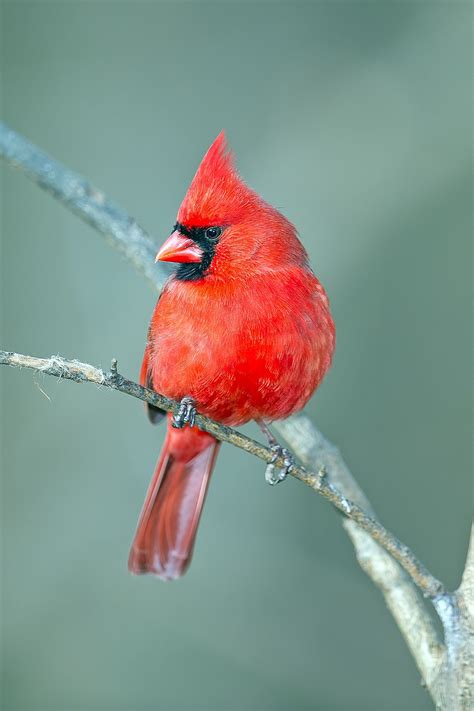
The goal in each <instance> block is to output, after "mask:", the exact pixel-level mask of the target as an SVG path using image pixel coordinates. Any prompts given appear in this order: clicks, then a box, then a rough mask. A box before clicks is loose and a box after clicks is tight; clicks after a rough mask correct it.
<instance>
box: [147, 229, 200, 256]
mask: <svg viewBox="0 0 474 711" xmlns="http://www.w3.org/2000/svg"><path fill="white" fill-rule="evenodd" d="M203 256H204V255H203V252H202V250H201V249H200V248H199V247H198V245H197V244H196V242H194V241H193V240H192V239H189V237H183V235H182V234H181V233H180V232H178V230H175V231H174V232H173V233H172V234H171V235H170V236H169V237H168V239H167V240H166V242H165V243H164V245H163V246H162V247H161V249H160V250H159V252H158V254H157V255H156V257H155V262H201V261H202V258H203Z"/></svg>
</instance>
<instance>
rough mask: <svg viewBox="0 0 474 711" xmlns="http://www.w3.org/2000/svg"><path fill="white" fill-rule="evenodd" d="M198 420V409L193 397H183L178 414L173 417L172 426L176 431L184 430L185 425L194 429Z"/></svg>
mask: <svg viewBox="0 0 474 711" xmlns="http://www.w3.org/2000/svg"><path fill="white" fill-rule="evenodd" d="M195 420H196V407H195V405H194V400H193V399H192V397H183V399H182V400H181V402H180V403H179V407H178V412H177V413H176V414H174V415H173V418H172V420H171V424H172V426H173V427H175V428H176V429H179V430H180V429H182V428H183V427H184V426H185V425H189V426H190V427H194V422H195Z"/></svg>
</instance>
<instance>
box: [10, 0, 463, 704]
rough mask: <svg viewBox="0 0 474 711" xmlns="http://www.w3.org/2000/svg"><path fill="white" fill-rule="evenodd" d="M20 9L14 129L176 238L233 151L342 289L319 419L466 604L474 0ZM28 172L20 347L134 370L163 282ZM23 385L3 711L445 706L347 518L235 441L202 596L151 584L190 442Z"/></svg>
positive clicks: (17, 231) (85, 392) (209, 513)
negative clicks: (151, 507) (143, 566)
mask: <svg viewBox="0 0 474 711" xmlns="http://www.w3.org/2000/svg"><path fill="white" fill-rule="evenodd" d="M1 9H2V70H3V117H4V119H5V120H6V121H8V122H9V123H10V124H11V125H12V127H13V128H15V129H16V130H17V131H20V132H22V133H24V134H25V135H26V136H27V137H29V138H30V139H31V140H32V141H34V142H35V143H37V144H38V145H39V146H41V147H42V148H43V149H45V150H46V151H48V152H49V153H51V154H52V155H53V156H55V157H56V158H58V159H59V160H61V161H63V162H64V163H65V164H66V165H68V166H70V167H71V168H73V169H75V170H77V171H79V172H81V173H83V174H84V175H86V176H88V177H89V178H90V179H91V180H92V181H93V182H94V183H95V184H96V185H97V186H98V187H100V188H101V189H103V190H104V191H105V192H106V193H107V194H108V195H109V196H110V197H112V198H113V199H115V200H116V201H118V202H120V203H121V204H122V205H123V206H125V207H126V208H127V209H129V210H130V212H131V214H133V216H134V217H135V218H136V219H137V220H138V221H139V222H140V223H141V224H142V225H143V226H144V227H145V228H146V229H147V230H149V232H150V233H151V234H152V235H153V237H154V239H156V242H157V244H158V243H160V242H161V241H163V239H164V238H165V237H166V236H167V235H168V234H169V232H170V228H171V226H172V224H173V223H174V219H175V215H176V211H177V208H178V206H179V203H180V201H181V199H182V197H183V195H184V193H185V190H186V187H187V185H188V183H189V181H190V179H191V178H192V176H193V174H194V171H195V169H196V166H197V164H198V162H199V160H200V158H201V156H202V155H203V153H204V151H205V150H206V148H207V147H208V145H209V144H210V142H211V141H212V140H213V138H214V137H215V136H216V134H217V133H218V131H219V130H220V129H221V128H224V129H225V130H226V131H227V134H228V138H229V141H230V143H231V145H232V147H233V149H234V150H235V153H236V156H237V163H238V166H239V169H240V172H241V174H242V175H243V176H244V178H245V179H246V180H247V182H248V183H249V184H250V185H251V186H252V187H254V188H255V189H256V190H258V191H259V192H260V193H261V194H262V195H263V196H264V197H265V198H266V199H267V200H268V201H270V202H272V203H273V204H275V205H276V206H278V207H279V208H280V209H281V210H282V211H283V212H284V213H285V214H286V215H287V216H288V217H289V218H290V219H291V220H292V221H294V222H295V223H296V225H297V227H298V229H299V231H300V235H301V238H302V240H303V242H304V244H305V245H306V247H307V249H308V250H309V252H310V256H311V261H312V264H313V267H314V269H315V271H316V273H317V274H318V276H319V277H320V278H321V280H322V282H323V283H324V284H325V286H326V287H327V289H328V292H329V295H330V297H331V301H332V307H333V312H334V315H335V320H336V324H337V328H338V347H337V355H336V358H335V362H334V367H333V369H332V371H331V373H330V375H329V377H328V378H327V380H326V381H325V383H324V385H323V386H322V387H321V389H320V391H319V392H318V394H317V396H316V397H315V398H314V400H313V401H312V403H311V404H310V406H309V408H308V410H309V412H310V414H311V415H312V416H313V417H314V419H315V421H316V422H317V423H318V425H319V426H320V428H321V429H322V431H323V432H324V433H325V434H326V435H327V436H329V437H330V438H331V439H332V440H333V441H335V442H336V443H337V444H338V445H339V446H340V447H341V448H342V450H343V452H344V455H345V457H346V459H347V461H348V462H349V464H350V466H351V467H352V469H353V471H354V473H355V474H356V476H357V478H358V479H359V481H360V483H361V484H362V486H363V487H364V489H365V490H366V492H367V494H368V496H369V498H370V499H371V501H372V502H373V504H374V506H375V508H376V510H377V511H378V513H379V515H380V516H381V518H382V520H383V521H384V522H385V524H386V525H387V526H388V527H390V528H391V529H393V530H394V531H395V532H396V533H397V534H398V535H399V536H400V537H401V538H402V539H403V540H404V541H405V542H407V543H408V544H409V545H410V546H412V548H413V549H414V551H415V552H416V553H417V554H418V555H419V556H420V557H421V559H422V560H423V561H424V562H425V563H426V564H427V565H428V566H429V567H430V569H431V570H432V571H433V572H434V573H435V574H436V575H437V576H439V577H441V578H442V579H443V580H444V581H445V582H446V583H447V585H449V586H451V587H454V586H456V585H457V583H458V581H459V576H460V572H461V570H462V565H463V561H464V556H465V553H466V546H467V535H468V525H469V514H470V508H471V497H470V493H471V484H470V481H471V480H470V477H471V459H470V456H471V450H470V433H471V371H470V363H471V351H470V336H471V271H470V270H471V259H470V249H471V246H470V243H471V228H472V224H471V163H470V161H471V118H472V117H471V104H470V97H471V83H470V81H471V63H470V62H471V60H470V49H471V4H470V3H462V2H445V3H435V2H367V3H365V2H348V3H345V2H313V3H298V2H291V3H290V2H288V3H271V2H261V3H258V2H255V3H244V2H221V3H208V2H193V3H186V2H176V3H161V2H154V3H144V2H123V3H118V2H102V3H100V2H72V1H71V2H67V1H66V0H65V1H64V2H24V1H21V2H20V1H19V2H8V1H7V2H3V4H2V6H1ZM2 172H3V191H2V192H3V208H4V209H3V221H2V250H3V260H2V269H3V271H2V312H3V333H2V338H1V344H2V348H6V349H11V350H17V351H20V352H24V353H31V354H35V355H41V356H48V355H50V354H56V353H59V354H61V355H64V356H66V357H76V358H79V359H81V360H85V361H89V362H91V363H94V364H97V365H102V366H104V367H108V365H109V363H110V359H111V357H112V356H116V357H117V358H118V360H119V367H120V370H121V372H122V373H124V374H125V375H127V376H130V377H135V376H136V375H137V372H138V369H139V365H140V362H141V356H142V351H143V346H144V341H145V334H146V329H147V325H148V320H149V317H150V314H151V311H152V308H153V306H154V302H155V297H156V295H155V294H154V293H153V291H152V289H151V288H150V286H149V284H148V283H146V282H145V281H144V279H143V278H141V277H140V276H138V275H137V274H136V273H135V272H134V271H133V269H132V268H131V267H130V265H129V264H128V263H126V262H125V261H124V260H123V259H122V258H121V257H120V256H119V255H118V254H117V253H116V252H114V251H113V250H111V249H110V248H109V247H108V246H107V244H106V243H105V242H104V241H103V240H102V238H101V237H100V236H99V235H98V234H97V233H95V232H94V231H92V230H91V229H90V228H89V227H87V226H86V225H84V224H83V223H82V222H80V221H79V220H78V219H77V218H76V217H74V216H73V215H71V214H70V213H69V212H67V211H66V210H65V209H64V208H63V207H61V206H60V205H59V204H57V203H56V202H55V201H54V200H53V199H52V198H51V197H50V196H48V195H46V194H44V193H42V192H41V191H40V190H39V189H38V188H37V187H36V186H35V185H33V184H32V183H30V182H29V181H28V180H27V179H25V178H24V177H23V176H22V175H20V174H17V173H15V172H14V171H13V170H12V169H11V168H10V167H8V166H2ZM0 375H1V378H2V384H3V395H2V412H1V415H2V437H3V450H2V476H3V503H2V506H3V508H2V517H1V522H2V531H3V563H2V586H3V602H2V604H3V607H2V625H3V627H2V647H3V649H2V670H3V683H2V689H3V708H4V709H6V710H7V709H8V710H11V711H13V710H20V709H22V710H25V711H33V710H34V711H39V710H40V709H41V710H43V711H53V710H58V711H66V710H67V711H69V710H72V709H75V710H78V711H93V710H95V709H111V710H113V709H123V710H126V711H145V709H147V710H149V709H157V710H162V709H176V710H177V709H186V710H194V709H201V710H212V711H214V710H221V709H222V710H224V709H226V710H227V709H228V710H230V709H232V710H235V711H237V710H245V711H247V710H257V709H261V710H264V711H267V710H270V709H282V710H283V709H287V710H288V711H300V710H303V709H305V710H308V709H321V710H328V711H329V710H333V709H334V710H335V709H339V710H344V711H345V710H350V711H356V710H358V709H361V710H362V709H363V710H366V709H367V710H370V709H372V710H374V711H385V710H387V711H388V710H389V709H390V710H402V709H403V710H406V711H421V710H422V709H429V708H431V703H430V700H429V698H428V695H427V693H426V692H425V691H424V690H423V689H422V688H421V686H420V683H419V675H418V673H417V671H416V669H415V666H414V663H413V662H412V659H411V658H410V656H409V653H408V651H407V649H406V648H405V645H404V642H403V640H402V639H401V636H400V634H399V632H398V630H397V628H396V626H395V624H394V622H393V621H392V620H391V618H390V617H389V615H388V613H387V611H386V610H385V607H384V604H383V601H382V598H381V595H380V593H379V592H378V591H377V590H376V589H374V587H373V586H372V584H371V583H370V582H369V581H368V580H367V579H366V577H365V576H364V574H363V573H362V571H361V570H360V569H359V568H358V566H357V564H356V562H355V560H354V556H353V552H352V549H351V545H350V543H349V541H348V539H347V538H346V536H345V534H344V532H343V530H342V528H341V525H340V519H339V517H338V515H337V514H336V513H335V512H334V511H333V510H332V509H331V508H330V507H329V505H328V504H327V503H325V502H324V501H323V500H320V499H319V498H318V497H316V496H314V495H312V494H311V493H309V491H308V490H307V489H305V487H303V486H302V485H301V484H299V483H297V482H295V481H289V482H288V483H287V484H286V485H285V486H282V487H278V488H277V489H274V490H272V489H270V488H269V487H267V486H265V484H264V480H263V474H264V471H263V467H262V465H261V464H260V463H259V462H258V461H257V460H256V459H254V458H251V457H249V456H247V455H245V454H244V453H242V452H240V451H237V450H235V449H232V448H230V447H224V448H223V451H222V454H221V456H220V459H219V462H218V466H217V469H216V473H215V476H214V480H213V483H212V486H211V489H210V494H209V497H208V501H207V505H206V510H205V515H204V517H203V520H202V526H201V530H200V535H199V537H198V544H197V548H196V552H195V557H194V563H193V565H192V567H191V570H190V572H189V574H188V575H187V576H186V577H185V578H184V579H183V580H182V581H180V582H178V583H173V584H164V583H162V582H160V581H157V580H154V579H152V578H134V577H131V576H130V575H129V574H128V573H127V567H126V563H127V554H128V547H129V544H130V541H131V538H132V535H133V532H134V528H135V524H136V520H137V517H138V514H139V511H140V508H141V505H142V501H143V498H144V495H145V491H146V488H147V486H148V482H149V479H150V476H151V473H152V470H153V467H154V463H155V459H156V457H157V454H158V451H159V449H160V446H161V441H162V438H163V428H159V429H157V428H156V429H155V428H152V427H151V426H150V425H149V423H148V421H147V420H146V418H145V415H144V413H143V409H142V406H141V404H140V403H137V402H136V401H134V400H133V399H132V398H127V397H124V396H120V395H117V394H115V393H112V392H104V391H101V390H100V389H98V388H95V387H93V386H82V387H79V386H77V385H74V384H71V383H65V382H57V381H55V380H53V379H48V378H47V377H41V376H33V375H32V374H31V373H28V372H15V371H12V370H8V372H6V369H5V370H4V371H2V372H1V373H0ZM45 395H47V397H46V396H45ZM247 431H249V432H251V433H254V434H256V430H255V429H253V427H249V428H247Z"/></svg>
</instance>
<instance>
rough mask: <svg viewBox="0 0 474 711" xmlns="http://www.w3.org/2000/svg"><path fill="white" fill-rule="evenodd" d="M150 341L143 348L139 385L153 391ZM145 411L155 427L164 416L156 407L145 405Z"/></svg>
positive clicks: (163, 412)
mask: <svg viewBox="0 0 474 711" xmlns="http://www.w3.org/2000/svg"><path fill="white" fill-rule="evenodd" d="M150 349H151V345H150V339H148V341H147V344H146V348H145V353H144V355H143V362H142V367H141V369H140V385H143V387H144V388H149V389H150V390H154V387H153V376H152V371H151V364H150ZM145 407H146V411H147V415H148V418H149V420H150V422H151V423H152V424H154V425H157V424H158V422H161V420H162V419H163V417H164V416H165V415H166V412H165V411H164V410H160V409H159V408H158V407H155V406H154V405H148V404H146V405H145Z"/></svg>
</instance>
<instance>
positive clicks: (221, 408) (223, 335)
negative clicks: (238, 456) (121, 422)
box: [152, 305, 333, 425]
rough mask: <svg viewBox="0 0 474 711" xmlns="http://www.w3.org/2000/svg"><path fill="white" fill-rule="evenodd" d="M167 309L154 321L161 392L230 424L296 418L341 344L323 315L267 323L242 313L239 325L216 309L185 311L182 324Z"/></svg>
mask: <svg viewBox="0 0 474 711" xmlns="http://www.w3.org/2000/svg"><path fill="white" fill-rule="evenodd" d="M312 306H313V305H310V307H311V308H312ZM311 308H310V309H309V311H310V312H311ZM162 311H163V313H162V317H161V318H158V319H157V320H156V321H155V323H154V339H153V340H154V344H153V349H152V370H153V386H154V388H155V389H156V390H157V392H161V393H163V394H164V395H167V396H168V397H170V398H172V399H175V400H180V399H181V398H183V397H184V396H186V395H188V396H191V397H192V398H193V399H194V400H195V402H196V406H197V409H198V411H200V412H201V413H202V414H205V415H207V416H208V417H211V418H213V419H215V420H218V421H219V422H222V423H224V424H229V425H238V424H242V423H244V422H248V421H249V420H252V419H267V420H274V419H280V418H284V417H287V416H289V415H290V414H292V413H293V412H296V411H298V410H299V409H301V408H302V407H304V405H305V404H306V402H307V401H308V399H309V398H310V397H311V395H312V393H313V392H314V390H315V388H316V387H317V386H318V384H319V382H320V381H321V380H322V378H323V376H324V373H325V372H326V370H327V368H328V367H329V363H330V359H331V353H332V347H333V343H332V342H331V343H330V342H329V341H328V339H327V338H326V337H325V332H324V329H322V328H321V329H319V328H318V323H317V322H318V317H317V314H316V313H314V314H313V313H309V312H308V311H306V312H305V313H304V314H303V315H298V314H297V315H296V316H295V315H292V317H291V318H282V316H281V313H280V314H279V316H278V318H275V319H272V318H269V317H268V314H266V318H265V319H260V318H253V317H252V314H247V317H246V315H245V313H242V312H240V315H239V320H238V321H237V322H236V321H235V319H234V320H233V319H232V318H231V317H229V319H228V320H227V321H226V322H224V323H223V321H222V318H221V312H220V313H219V314H218V317H214V315H213V313H212V309H211V310H210V311H208V312H207V313H206V314H205V316H204V315H203V317H202V318H199V314H197V313H196V310H194V311H193V313H192V314H189V313H186V311H185V310H184V311H181V312H180V317H179V319H178V321H177V320H176V316H175V317H174V318H173V319H172V320H170V319H167V318H166V310H165V309H162ZM173 311H174V315H175V314H176V311H175V310H173Z"/></svg>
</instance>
